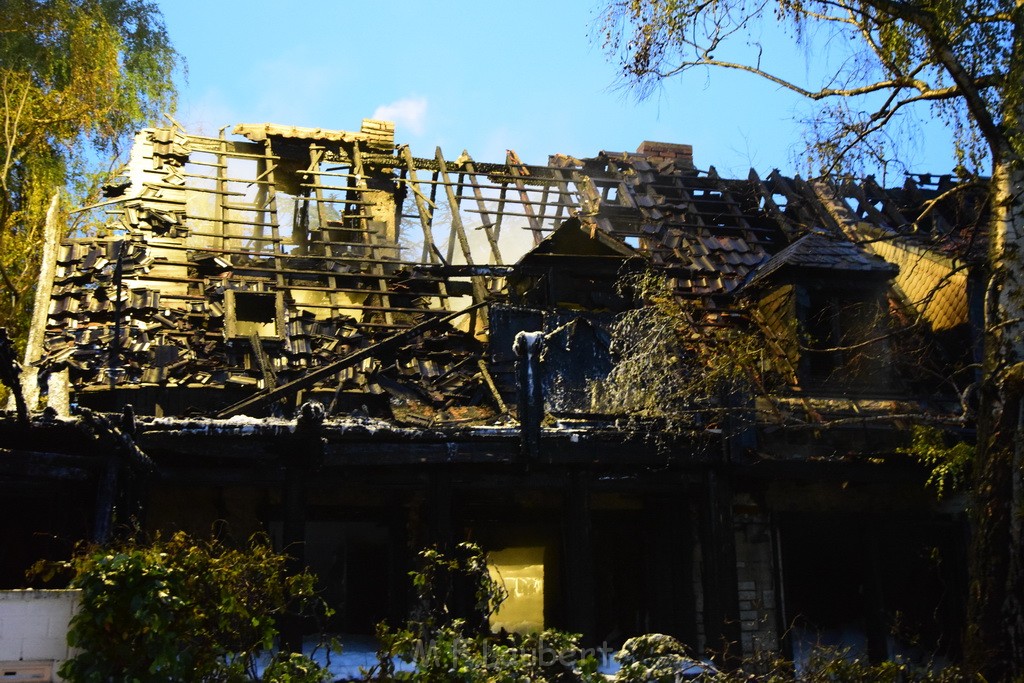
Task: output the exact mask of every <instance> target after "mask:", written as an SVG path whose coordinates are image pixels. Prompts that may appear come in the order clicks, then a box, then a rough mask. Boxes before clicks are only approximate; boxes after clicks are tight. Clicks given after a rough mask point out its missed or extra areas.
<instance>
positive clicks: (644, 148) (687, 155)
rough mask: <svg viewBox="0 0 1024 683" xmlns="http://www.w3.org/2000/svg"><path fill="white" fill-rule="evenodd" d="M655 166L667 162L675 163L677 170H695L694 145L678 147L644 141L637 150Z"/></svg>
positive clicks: (676, 145) (668, 143) (665, 143)
mask: <svg viewBox="0 0 1024 683" xmlns="http://www.w3.org/2000/svg"><path fill="white" fill-rule="evenodd" d="M636 151H637V153H638V154H643V155H644V156H646V157H647V160H648V161H649V162H650V163H651V164H652V165H654V166H660V165H661V164H663V163H665V162H666V161H672V162H675V165H676V167H677V168H689V169H692V168H693V145H678V144H675V143H673V142H652V141H651V140H644V141H643V142H641V143H640V146H639V147H637V148H636Z"/></svg>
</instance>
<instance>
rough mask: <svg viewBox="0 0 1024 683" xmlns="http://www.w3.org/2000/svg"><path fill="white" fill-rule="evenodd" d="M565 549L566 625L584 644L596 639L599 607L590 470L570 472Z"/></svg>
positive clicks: (563, 535) (567, 483) (563, 537)
mask: <svg viewBox="0 0 1024 683" xmlns="http://www.w3.org/2000/svg"><path fill="white" fill-rule="evenodd" d="M563 519H564V522H563V524H562V548H563V550H564V553H565V557H564V558H563V562H562V566H563V567H565V599H566V614H567V617H568V618H567V620H566V628H567V629H568V630H569V631H571V632H573V633H581V634H583V642H584V643H593V642H595V639H596V635H597V634H596V630H597V608H596V604H595V600H597V599H598V596H597V595H595V590H594V586H595V581H594V547H593V542H592V540H591V534H590V477H589V475H588V473H587V472H572V473H571V474H569V477H568V481H567V482H566V489H565V512H564V515H563Z"/></svg>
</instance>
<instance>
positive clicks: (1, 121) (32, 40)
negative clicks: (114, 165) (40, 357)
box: [0, 0, 180, 338]
mask: <svg viewBox="0 0 1024 683" xmlns="http://www.w3.org/2000/svg"><path fill="white" fill-rule="evenodd" d="M179 63H180V59H179V57H178V55H177V53H176V52H175V51H174V49H173V48H172V47H171V44H170V41H169V39H168V36H167V32H166V29H165V27H164V23H163V19H162V17H161V15H160V13H159V10H158V9H157V7H156V5H155V4H154V3H152V2H150V1H149V0H3V2H2V3H0V327H7V328H8V329H9V330H10V331H11V333H12V336H13V337H15V338H23V336H24V333H25V327H26V325H27V321H28V313H29V311H31V308H32V294H33V288H34V285H35V282H36V274H37V273H38V268H39V255H40V250H39V243H40V241H41V239H42V237H41V230H42V226H43V222H44V220H45V214H46V209H47V206H48V205H49V203H50V198H51V197H52V195H53V193H54V192H55V191H57V190H65V191H68V192H69V193H70V194H71V195H72V197H73V199H74V200H75V201H84V200H87V199H89V197H87V196H83V195H88V194H89V192H90V191H94V190H95V189H96V186H97V184H98V183H95V182H90V181H91V180H92V179H93V178H94V177H96V175H97V174H96V173H95V172H96V171H98V170H101V169H102V168H103V167H104V166H106V165H109V160H110V159H111V157H116V156H117V154H118V153H119V152H120V151H121V149H122V147H123V143H124V142H125V141H127V140H129V139H130V136H131V135H132V134H133V133H134V132H135V129H136V128H137V127H139V126H141V125H142V124H144V123H145V122H146V121H148V120H150V119H154V118H156V117H157V116H159V114H160V112H161V111H163V110H166V109H169V108H170V107H171V106H172V105H173V101H174V87H173V81H172V77H173V74H174V71H175V69H176V68H177V67H178V65H179Z"/></svg>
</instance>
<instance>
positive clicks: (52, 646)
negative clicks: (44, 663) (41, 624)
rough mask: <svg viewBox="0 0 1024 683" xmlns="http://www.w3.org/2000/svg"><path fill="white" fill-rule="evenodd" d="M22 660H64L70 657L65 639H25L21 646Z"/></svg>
mask: <svg viewBox="0 0 1024 683" xmlns="http://www.w3.org/2000/svg"><path fill="white" fill-rule="evenodd" d="M21 656H22V659H52V660H61V661H62V660H64V659H67V656H68V644H67V640H66V639H64V638H32V639H25V640H24V641H23V642H22V645H21Z"/></svg>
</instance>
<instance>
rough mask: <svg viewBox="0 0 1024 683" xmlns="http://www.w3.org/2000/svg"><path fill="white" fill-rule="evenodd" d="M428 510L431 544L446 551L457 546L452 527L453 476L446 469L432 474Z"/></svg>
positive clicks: (439, 469) (436, 470)
mask: <svg viewBox="0 0 1024 683" xmlns="http://www.w3.org/2000/svg"><path fill="white" fill-rule="evenodd" d="M429 487H430V490H429V492H428V495H427V508H428V513H427V514H428V515H429V519H430V544H431V545H436V546H437V547H438V548H440V549H441V550H444V551H450V550H451V549H452V548H453V547H454V546H455V539H454V531H453V527H452V476H451V472H449V471H448V469H447V468H446V467H441V468H438V469H435V470H433V471H431V473H430V483H429Z"/></svg>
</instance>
